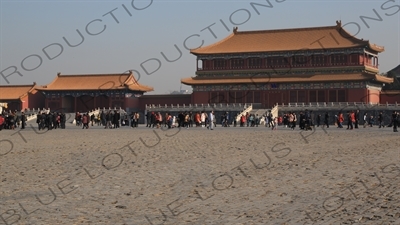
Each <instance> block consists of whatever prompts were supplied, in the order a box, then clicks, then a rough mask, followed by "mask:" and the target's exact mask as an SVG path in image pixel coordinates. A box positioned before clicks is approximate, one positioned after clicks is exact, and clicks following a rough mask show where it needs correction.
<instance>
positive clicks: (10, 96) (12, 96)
mask: <svg viewBox="0 0 400 225" xmlns="http://www.w3.org/2000/svg"><path fill="white" fill-rule="evenodd" d="M35 87H36V83H33V84H31V85H2V86H0V101H1V100H16V99H21V98H22V97H24V96H26V95H27V94H28V93H31V92H34V91H35Z"/></svg>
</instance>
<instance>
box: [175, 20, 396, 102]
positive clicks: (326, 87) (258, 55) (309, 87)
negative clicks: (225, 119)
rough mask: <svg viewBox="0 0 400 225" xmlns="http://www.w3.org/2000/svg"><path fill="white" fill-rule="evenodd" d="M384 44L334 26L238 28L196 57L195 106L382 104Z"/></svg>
mask: <svg viewBox="0 0 400 225" xmlns="http://www.w3.org/2000/svg"><path fill="white" fill-rule="evenodd" d="M383 51H384V47H381V46H378V45H375V44H372V43H370V42H369V41H368V40H363V39H358V38H356V37H354V36H352V35H351V34H349V33H348V32H347V31H346V30H344V29H343V27H342V25H341V22H340V21H337V22H336V26H327V27H312V28H297V29H280V30H262V31H238V29H237V28H235V29H234V30H233V33H232V34H230V35H229V36H228V37H226V38H225V39H223V40H221V41H219V42H217V43H214V44H212V45H209V46H205V47H200V48H197V49H193V50H191V51H190V52H191V54H193V55H195V56H196V57H197V71H196V76H195V77H190V78H185V79H182V80H181V83H183V84H186V85H190V86H192V87H193V94H192V104H202V103H260V104H261V105H262V106H263V107H273V106H274V105H275V104H288V103H310V102H365V103H379V102H380V92H381V89H382V86H383V84H390V83H392V82H393V78H389V77H385V76H382V75H379V68H378V66H379V61H378V54H379V53H381V52H383Z"/></svg>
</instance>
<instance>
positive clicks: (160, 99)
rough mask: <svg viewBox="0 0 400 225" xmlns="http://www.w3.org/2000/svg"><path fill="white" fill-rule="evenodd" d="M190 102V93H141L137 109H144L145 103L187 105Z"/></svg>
mask: <svg viewBox="0 0 400 225" xmlns="http://www.w3.org/2000/svg"><path fill="white" fill-rule="evenodd" d="M191 103H192V95H191V94H179V95H143V96H141V97H140V98H139V104H138V106H139V110H141V111H144V110H145V109H146V105H151V104H154V105H159V104H160V105H165V104H167V105H169V106H171V104H172V105H177V104H179V105H183V104H185V105H189V104H191Z"/></svg>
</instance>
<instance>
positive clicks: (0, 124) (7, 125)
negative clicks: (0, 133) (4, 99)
mask: <svg viewBox="0 0 400 225" xmlns="http://www.w3.org/2000/svg"><path fill="white" fill-rule="evenodd" d="M20 126H21V129H25V126H26V116H25V113H24V112H21V113H18V112H17V111H16V110H15V111H8V112H6V111H3V112H2V113H1V115H0V130H2V129H7V130H14V129H16V128H19V127H20Z"/></svg>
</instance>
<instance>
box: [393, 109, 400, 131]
mask: <svg viewBox="0 0 400 225" xmlns="http://www.w3.org/2000/svg"><path fill="white" fill-rule="evenodd" d="M399 119H400V115H399V113H397V112H396V111H393V114H392V120H393V132H398V131H397V127H398V125H399Z"/></svg>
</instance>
